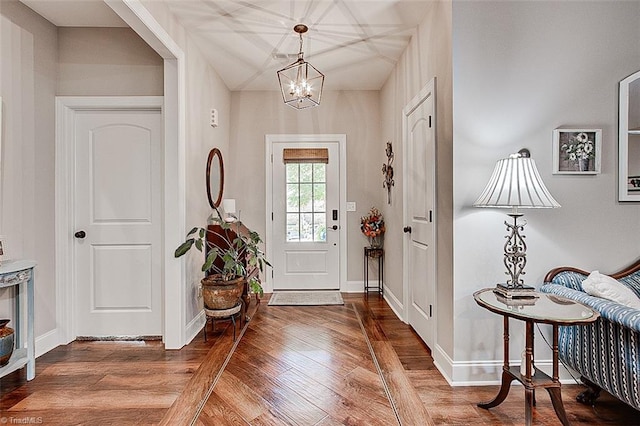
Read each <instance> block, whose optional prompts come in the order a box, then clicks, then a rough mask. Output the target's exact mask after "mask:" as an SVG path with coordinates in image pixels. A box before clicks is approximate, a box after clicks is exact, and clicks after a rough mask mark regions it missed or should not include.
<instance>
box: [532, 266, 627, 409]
mask: <svg viewBox="0 0 640 426" xmlns="http://www.w3.org/2000/svg"><path fill="white" fill-rule="evenodd" d="M588 275H589V272H586V271H582V270H580V269H576V268H570V267H563V268H556V269H554V270H552V271H550V272H549V273H548V274H547V275H546V277H545V280H544V281H545V283H544V285H542V287H541V288H540V291H542V292H545V293H553V294H556V295H558V296H563V297H567V298H569V299H573V300H576V301H578V302H581V303H583V304H584V305H587V306H590V307H591V308H593V309H595V310H597V311H598V312H599V313H600V318H599V319H598V320H597V321H596V322H594V323H592V324H589V325H586V326H585V325H580V326H566V327H560V330H559V338H558V352H559V356H560V359H561V360H562V362H564V363H565V364H566V365H568V366H569V367H571V368H573V369H574V370H575V371H577V372H578V373H580V374H581V375H582V377H581V379H582V381H583V383H584V384H585V385H586V386H587V390H585V391H584V392H582V393H581V394H580V395H578V397H577V398H576V399H577V400H578V401H579V402H582V403H584V404H589V405H593V404H594V403H595V400H596V398H597V397H598V395H599V393H600V389H601V388H602V389H605V390H606V391H607V392H609V393H610V394H612V395H614V396H615V397H617V398H619V399H620V400H621V401H624V402H626V403H627V404H629V405H631V406H632V407H634V408H635V409H637V410H640V310H638V309H633V308H628V307H626V306H623V305H620V304H618V303H616V302H612V301H609V300H606V299H601V298H598V297H593V296H590V295H588V294H587V293H585V292H584V291H583V290H582V286H581V284H582V281H583V280H584V279H585V278H586V277H587V276H588ZM611 276H612V277H613V278H615V279H617V280H618V281H620V282H622V283H623V284H625V285H626V286H627V287H629V288H630V289H631V290H632V291H633V292H634V293H635V294H636V295H638V297H640V260H639V261H637V262H636V263H634V264H633V265H631V266H630V267H628V268H625V269H624V270H622V271H620V272H618V273H615V274H611Z"/></svg>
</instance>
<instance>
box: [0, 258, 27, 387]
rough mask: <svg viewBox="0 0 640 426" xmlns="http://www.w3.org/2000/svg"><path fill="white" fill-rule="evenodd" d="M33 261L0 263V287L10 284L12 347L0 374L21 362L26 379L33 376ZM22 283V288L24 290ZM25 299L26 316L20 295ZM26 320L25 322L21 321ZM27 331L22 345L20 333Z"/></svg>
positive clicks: (12, 370) (0, 369) (18, 367)
mask: <svg viewBox="0 0 640 426" xmlns="http://www.w3.org/2000/svg"><path fill="white" fill-rule="evenodd" d="M35 266H36V262H34V261H33V260H6V261H4V262H2V265H0V288H6V287H14V297H13V299H14V303H15V305H14V306H15V311H14V313H15V317H14V319H13V327H12V328H14V329H15V349H14V351H13V355H11V359H10V360H9V363H8V364H7V365H5V366H4V367H2V368H0V377H4V376H6V375H7V374H9V373H12V372H14V371H16V370H18V369H20V368H22V367H24V366H25V365H26V366H27V380H32V379H33V378H34V377H35V376H36V352H35V336H34V334H33V318H34V301H33V268H34V267H35ZM25 286H26V289H25ZM25 296H26V298H27V315H26V318H25V316H24V312H23V309H24V297H25ZM25 320H26V323H25ZM25 333H26V334H27V340H26V347H25V339H24V335H25Z"/></svg>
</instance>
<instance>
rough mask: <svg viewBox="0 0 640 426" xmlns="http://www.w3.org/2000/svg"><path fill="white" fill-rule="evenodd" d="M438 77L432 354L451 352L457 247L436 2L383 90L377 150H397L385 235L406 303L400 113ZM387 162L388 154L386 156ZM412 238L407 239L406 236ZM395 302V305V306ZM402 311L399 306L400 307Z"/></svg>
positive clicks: (447, 73)
mask: <svg viewBox="0 0 640 426" xmlns="http://www.w3.org/2000/svg"><path fill="white" fill-rule="evenodd" d="M434 77H435V78H436V163H437V164H436V204H437V206H436V219H435V221H436V226H437V243H436V244H437V254H436V256H437V264H438V270H437V285H436V287H437V288H436V293H437V296H436V297H437V302H436V303H435V304H434V307H435V310H434V312H435V314H434V315H435V317H436V318H437V327H438V329H437V333H436V334H437V336H436V345H437V346H438V348H431V349H432V350H433V352H434V355H435V354H436V352H438V353H439V352H440V351H442V352H444V353H447V354H449V356H452V354H453V333H451V321H452V318H453V310H452V309H453V302H452V301H453V297H452V293H453V290H452V288H453V277H452V271H453V254H452V253H453V252H452V251H453V248H452V244H451V241H452V219H453V214H452V203H453V201H452V186H453V173H452V159H451V156H452V152H453V148H452V121H451V120H452V117H451V111H452V107H451V102H452V95H451V90H452V89H451V78H452V73H451V2H449V1H443V2H433V3H432V7H431V8H430V9H429V11H428V13H427V15H426V17H425V19H424V21H423V22H422V23H421V24H420V26H419V27H418V29H417V31H416V34H415V35H414V37H413V38H412V40H411V43H410V44H409V46H408V47H407V49H406V50H405V52H404V53H403V55H402V57H401V58H400V60H399V61H398V63H397V65H396V66H395V68H394V70H393V72H392V73H391V75H390V76H389V79H388V80H387V82H386V83H385V85H384V86H383V88H382V90H381V101H380V108H381V111H382V112H381V115H382V136H383V137H382V138H379V141H378V144H379V146H378V150H379V151H381V152H382V151H384V144H385V142H386V141H391V142H392V143H393V150H394V152H395V161H394V173H395V176H396V179H395V186H394V187H393V189H392V203H391V205H387V204H386V202H385V204H384V208H383V213H384V215H385V218H386V224H387V233H386V237H385V247H386V251H385V285H386V288H385V291H388V299H387V300H389V301H390V302H391V303H394V301H397V302H400V303H401V302H402V301H403V283H402V275H403V274H402V272H403V271H402V256H403V253H402V250H403V240H404V238H405V235H406V234H404V233H403V232H402V228H403V227H404V225H405V223H404V220H403V212H402V201H403V197H402V191H403V179H402V173H403V164H402V156H403V147H402V143H403V141H402V137H403V136H402V109H403V108H404V107H405V106H406V105H407V104H408V103H409V101H411V100H412V99H413V98H414V97H415V96H416V95H417V94H418V92H419V91H420V90H421V89H422V88H423V87H424V86H425V85H426V84H427V83H428V82H429V81H430V80H431V79H432V78H434ZM383 158H384V156H383ZM406 238H408V237H406ZM397 302H396V303H397ZM397 309H398V308H397Z"/></svg>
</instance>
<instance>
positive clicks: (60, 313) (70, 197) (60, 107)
mask: <svg viewBox="0 0 640 426" xmlns="http://www.w3.org/2000/svg"><path fill="white" fill-rule="evenodd" d="M124 108H131V109H162V108H163V97H162V96H136V97H115V96H113V97H112V96H109V97H66V96H60V97H57V98H56V117H57V123H56V127H57V130H56V131H57V136H56V138H57V141H56V233H55V234H56V268H57V272H58V276H57V280H56V311H57V322H58V327H59V329H58V334H59V343H60V344H66V343H69V342H71V341H72V340H73V339H75V337H76V336H77V333H76V325H75V318H76V313H75V306H74V300H75V283H74V276H75V274H74V271H75V254H74V252H75V251H74V244H75V241H74V237H73V233H74V232H75V230H74V226H75V220H74V205H75V202H76V200H75V197H74V191H73V187H74V174H73V173H74V172H73V164H74V148H73V132H74V128H75V126H74V116H75V114H76V112H77V111H83V110H85V111H86V110H93V111H100V110H105V109H124ZM163 180H164V178H163ZM164 216H165V215H164V214H163V225H161V227H162V228H163V229H164V220H165V218H164ZM160 250H161V252H162V253H164V251H165V250H164V247H160ZM165 263H166V262H165V258H164V257H163V259H162V268H164V264H165ZM161 287H162V288H163V293H165V294H166V287H165V286H164V282H163V283H161ZM163 299H165V296H164V295H163ZM165 320H166V312H164V311H163V321H165ZM164 333H166V328H165V327H164V325H163V336H164Z"/></svg>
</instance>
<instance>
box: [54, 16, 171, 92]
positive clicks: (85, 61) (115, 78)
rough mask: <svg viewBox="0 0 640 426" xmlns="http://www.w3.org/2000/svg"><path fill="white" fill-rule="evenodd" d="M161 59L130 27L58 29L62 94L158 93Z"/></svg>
mask: <svg viewBox="0 0 640 426" xmlns="http://www.w3.org/2000/svg"><path fill="white" fill-rule="evenodd" d="M163 77H164V72H163V61H162V58H161V57H160V56H159V55H158V54H157V53H156V52H155V51H154V50H153V49H151V47H149V45H147V44H146V43H145V42H144V41H143V40H142V39H141V38H140V37H139V36H138V35H137V34H136V33H135V32H134V31H133V30H132V29H131V28H87V27H81V28H74V27H60V28H58V81H57V86H56V93H57V94H58V95H64V96H162V93H163V84H164V83H163Z"/></svg>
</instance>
